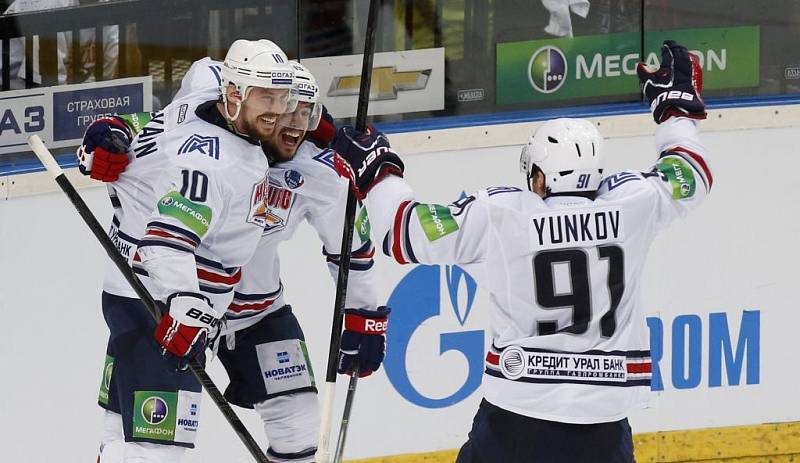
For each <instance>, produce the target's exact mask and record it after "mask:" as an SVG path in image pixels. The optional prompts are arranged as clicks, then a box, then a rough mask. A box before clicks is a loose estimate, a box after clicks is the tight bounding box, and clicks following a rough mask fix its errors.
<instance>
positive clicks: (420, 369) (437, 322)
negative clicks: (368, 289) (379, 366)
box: [384, 265, 486, 408]
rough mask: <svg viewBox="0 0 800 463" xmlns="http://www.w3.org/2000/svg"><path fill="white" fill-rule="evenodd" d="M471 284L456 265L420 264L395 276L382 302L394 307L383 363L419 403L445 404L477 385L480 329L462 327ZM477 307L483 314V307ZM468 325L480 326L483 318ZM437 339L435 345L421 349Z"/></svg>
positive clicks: (468, 313) (466, 318) (403, 391)
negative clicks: (436, 346)
mask: <svg viewBox="0 0 800 463" xmlns="http://www.w3.org/2000/svg"><path fill="white" fill-rule="evenodd" d="M477 286H478V285H477V284H476V282H475V280H474V279H473V278H472V276H470V275H469V273H467V272H466V271H464V270H463V269H462V268H461V267H458V266H439V265H420V266H417V267H416V268H414V269H413V270H411V271H410V272H408V273H407V274H406V275H405V277H403V279H402V280H400V282H399V283H398V284H397V287H395V289H394V291H393V292H392V294H391V296H390V297H389V301H388V303H387V305H388V306H389V307H392V308H393V309H394V310H393V311H392V329H391V330H388V331H387V344H388V346H387V349H386V361H385V362H384V365H385V367H386V375H387V376H388V378H389V381H390V382H391V383H392V386H393V387H394V388H395V390H397V392H398V393H399V394H400V395H401V396H403V398H405V399H406V400H408V401H409V402H411V403H413V404H415V405H418V406H420V407H425V408H444V407H449V406H451V405H454V404H456V403H458V402H461V401H462V400H464V399H466V398H467V397H469V396H470V394H472V393H473V392H475V390H477V389H478V387H479V386H480V383H481V376H482V374H483V354H484V347H485V341H484V330H483V329H478V330H469V329H464V328H465V327H466V326H467V324H468V321H469V319H470V316H471V315H472V308H473V304H474V303H475V299H476V293H477ZM445 288H446V289H445ZM443 289H444V291H443ZM445 291H446V294H447V296H444V294H443V293H445ZM448 296H449V297H448ZM482 312H484V314H483V315H485V312H486V310H485V309H484V310H483V311H482ZM470 325H475V326H476V327H481V328H483V325H485V323H483V322H478V323H470ZM426 338H427V340H428V342H426ZM437 339H438V346H439V347H438V349H436V350H433V351H430V352H429V351H427V350H426V351H423V350H422V349H421V346H425V345H427V346H430V344H431V342H430V340H433V342H434V343H436V340H437ZM412 362H414V363H412ZM464 367H466V368H464ZM464 369H466V372H465V373H462V372H463V371H464ZM459 370H460V371H459ZM441 373H445V374H444V375H442V374H441ZM443 377H444V378H446V381H442V378H443ZM434 383H435V384H434Z"/></svg>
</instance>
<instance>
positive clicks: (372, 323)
mask: <svg viewBox="0 0 800 463" xmlns="http://www.w3.org/2000/svg"><path fill="white" fill-rule="evenodd" d="M391 311H392V309H390V308H388V307H385V306H382V307H378V310H367V309H345V310H344V332H343V333H342V346H341V348H340V350H339V367H338V368H337V371H338V372H339V373H342V374H346V375H350V374H352V373H353V365H354V363H355V362H356V361H358V376H359V378H363V377H365V376H369V375H371V374H372V373H373V372H374V371H376V370H378V368H380V366H381V362H383V355H384V354H385V352H386V328H388V326H389V312H391Z"/></svg>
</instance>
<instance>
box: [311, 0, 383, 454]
mask: <svg viewBox="0 0 800 463" xmlns="http://www.w3.org/2000/svg"><path fill="white" fill-rule="evenodd" d="M380 3H381V2H380V0H370V2H369V15H368V17H367V32H366V37H365V40H364V58H363V61H362V64H361V88H360V89H359V93H358V110H357V112H356V130H358V131H359V132H363V131H364V130H365V129H366V127H367V109H368V107H369V87H370V83H371V81H372V58H373V56H374V55H375V28H376V26H377V23H378V7H379V6H380ZM355 216H356V196H355V194H354V193H353V191H352V190H350V189H348V192H347V206H346V208H345V213H344V228H343V229H342V249H341V253H340V257H339V274H338V276H337V279H336V299H334V304H333V323H332V325H331V342H330V346H329V348H328V370H327V372H326V374H325V392H324V395H323V397H322V412H321V421H320V431H319V445H318V447H317V454H316V462H317V463H328V462H330V457H331V456H330V431H331V420H332V419H333V401H334V398H335V392H336V363H337V359H338V358H339V349H340V347H341V342H342V322H343V318H344V304H345V299H346V297H347V280H348V277H349V274H350V251H351V247H352V245H353V228H354V226H355V225H354V224H355ZM357 381H358V363H356V364H355V365H353V374H352V376H351V377H350V384H349V386H348V388H347V399H346V401H345V410H344V416H343V417H342V422H341V425H340V427H339V439H338V440H337V446H336V447H337V449H336V457H337V460H336V461H339V460H338V459H340V458H341V454H342V452H344V441H345V437H346V436H347V425H348V424H349V422H350V410H351V407H352V402H353V398H354V395H355V392H356V384H357ZM348 404H349V405H348Z"/></svg>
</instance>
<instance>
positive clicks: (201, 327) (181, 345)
mask: <svg viewBox="0 0 800 463" xmlns="http://www.w3.org/2000/svg"><path fill="white" fill-rule="evenodd" d="M167 306H168V307H169V312H167V313H165V314H164V316H163V317H161V322H159V324H158V326H157V327H156V331H155V333H154V337H155V338H156V341H158V343H159V344H161V347H162V348H163V350H162V353H163V354H164V355H169V354H172V355H174V356H176V357H178V360H179V368H180V369H185V368H186V366H187V365H188V362H189V361H191V360H192V359H194V358H195V357H197V356H198V355H199V354H201V353H202V352H203V350H205V348H206V344H207V343H208V339H209V337H210V335H211V332H212V331H214V330H215V329H216V328H218V326H219V318H221V317H220V316H219V315H218V314H217V311H216V310H214V309H213V308H212V307H211V301H210V300H209V299H208V298H207V297H205V296H203V295H202V294H197V293H175V294H173V295H171V296H170V297H169V298H168V299H167Z"/></svg>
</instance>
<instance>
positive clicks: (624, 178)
mask: <svg viewBox="0 0 800 463" xmlns="http://www.w3.org/2000/svg"><path fill="white" fill-rule="evenodd" d="M641 180H644V177H643V175H642V174H641V173H640V172H634V171H630V170H625V171H622V172H617V173H616V174H614V175H611V176H608V177H606V178H604V179H603V181H602V182H600V187H599V188H598V189H597V193H598V194H603V193H606V192H609V191H613V190H615V189H617V188H619V187H621V186H622V185H624V184H626V183H629V182H638V181H641Z"/></svg>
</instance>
